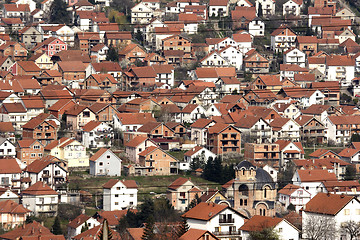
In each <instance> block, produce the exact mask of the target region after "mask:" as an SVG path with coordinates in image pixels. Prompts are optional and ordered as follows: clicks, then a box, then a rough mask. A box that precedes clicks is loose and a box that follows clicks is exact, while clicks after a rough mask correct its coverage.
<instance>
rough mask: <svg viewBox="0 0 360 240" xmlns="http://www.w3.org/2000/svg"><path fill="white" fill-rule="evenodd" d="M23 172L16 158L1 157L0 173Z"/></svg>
mask: <svg viewBox="0 0 360 240" xmlns="http://www.w3.org/2000/svg"><path fill="white" fill-rule="evenodd" d="M12 173H22V170H21V168H20V166H19V164H18V162H17V161H16V159H15V158H0V174H12Z"/></svg>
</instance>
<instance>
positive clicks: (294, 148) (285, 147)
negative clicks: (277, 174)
mask: <svg viewBox="0 0 360 240" xmlns="http://www.w3.org/2000/svg"><path fill="white" fill-rule="evenodd" d="M274 143H275V144H279V150H280V166H284V165H285V164H286V163H288V162H289V161H292V160H297V159H303V158H304V154H305V152H304V149H303V147H302V144H301V142H294V141H289V140H277V141H276V142H274Z"/></svg>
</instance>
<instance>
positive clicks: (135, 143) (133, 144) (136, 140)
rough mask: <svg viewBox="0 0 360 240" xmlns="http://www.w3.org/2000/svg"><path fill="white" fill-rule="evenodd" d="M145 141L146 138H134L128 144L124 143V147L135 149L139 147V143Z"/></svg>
mask: <svg viewBox="0 0 360 240" xmlns="http://www.w3.org/2000/svg"><path fill="white" fill-rule="evenodd" d="M146 139H147V137H143V136H136V137H134V138H133V139H132V140H130V141H129V142H127V143H125V146H126V147H132V148H135V147H137V146H139V144H140V143H142V142H144V141H145V140H146Z"/></svg>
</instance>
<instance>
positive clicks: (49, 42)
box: [32, 37, 67, 57]
mask: <svg viewBox="0 0 360 240" xmlns="http://www.w3.org/2000/svg"><path fill="white" fill-rule="evenodd" d="M65 50H67V44H66V43H65V42H64V41H62V40H60V39H59V38H55V37H49V38H48V39H46V40H44V41H43V42H40V43H38V44H36V46H35V47H34V48H33V49H32V51H34V52H35V53H46V55H48V56H49V57H52V56H53V55H55V54H56V53H58V52H60V51H65Z"/></svg>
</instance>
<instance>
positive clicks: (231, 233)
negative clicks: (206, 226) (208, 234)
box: [213, 231, 241, 236]
mask: <svg viewBox="0 0 360 240" xmlns="http://www.w3.org/2000/svg"><path fill="white" fill-rule="evenodd" d="M213 234H214V235H215V236H229V235H230V236H234V235H241V231H221V232H213Z"/></svg>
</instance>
